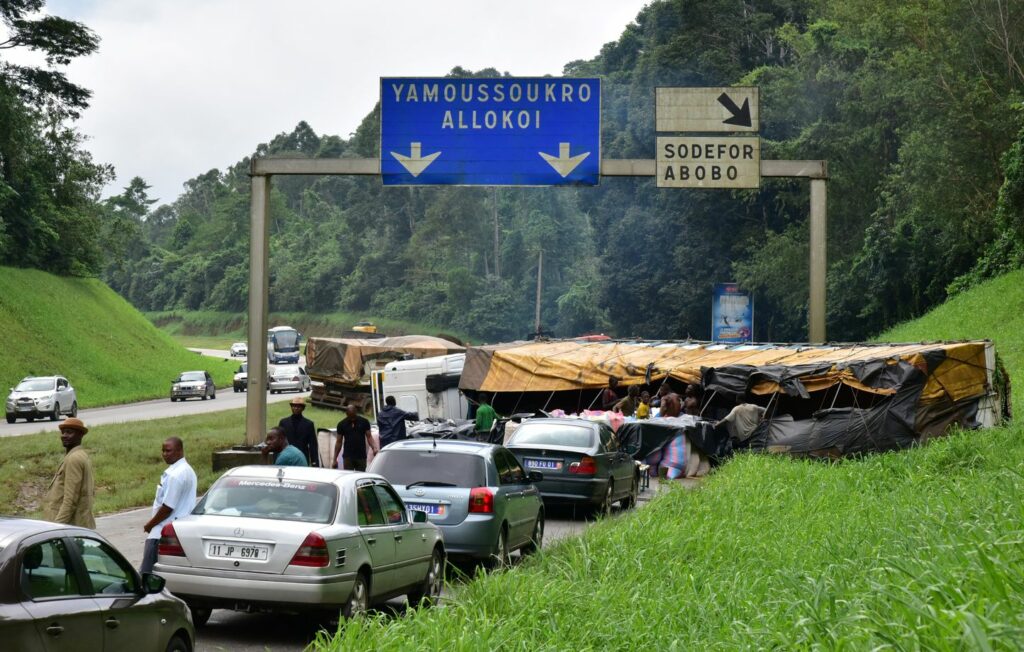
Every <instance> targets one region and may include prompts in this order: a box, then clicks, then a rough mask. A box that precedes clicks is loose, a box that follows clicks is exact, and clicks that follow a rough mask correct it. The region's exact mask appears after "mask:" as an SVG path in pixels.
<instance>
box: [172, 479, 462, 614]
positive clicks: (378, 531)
mask: <svg viewBox="0 0 1024 652" xmlns="http://www.w3.org/2000/svg"><path fill="white" fill-rule="evenodd" d="M158 551H159V559H158V561H157V564H156V567H155V568H154V569H153V572H154V573H156V574H157V575H159V576H160V577H163V578H164V579H165V580H167V588H168V589H169V590H170V591H171V592H172V593H174V595H176V596H178V597H179V598H181V599H183V600H184V601H185V602H186V603H188V605H189V606H190V607H191V608H192V617H193V619H194V620H195V623H196V625H202V624H204V623H205V622H206V620H207V619H208V618H209V617H210V611H211V610H212V609H237V610H240V611H280V612H289V613H301V612H310V611H313V612H315V611H323V610H326V609H331V610H335V609H336V610H338V611H340V612H341V614H340V615H344V616H345V617H351V616H354V615H356V614H359V613H362V612H364V611H366V609H367V608H368V607H369V606H370V605H372V604H374V603H375V602H380V601H383V600H388V599H390V598H392V597H395V596H398V595H403V594H405V595H407V596H408V597H409V602H410V603H411V604H417V603H419V604H424V605H429V604H431V603H433V602H435V601H436V600H437V599H438V596H439V595H440V593H441V585H442V582H443V581H444V563H445V548H444V540H443V539H442V537H441V531H440V530H439V529H438V527H437V526H436V525H434V524H433V523H430V522H428V521H427V515H426V514H425V513H423V512H419V511H416V512H411V511H408V510H407V509H406V506H405V504H404V503H403V502H402V499H401V498H399V497H398V494H397V493H395V490H394V489H392V488H391V485H390V484H388V481H387V480H385V479H384V478H383V477H381V476H379V475H377V474H375V473H365V472H358V471H337V470H333V469H316V468H307V467H298V466H262V465H261V466H241V467H237V468H234V469H231V470H229V471H228V472H227V473H225V474H224V475H223V476H221V478H220V479H219V480H217V482H215V483H214V484H213V486H212V487H210V490H209V491H208V492H207V493H206V495H205V496H204V497H203V499H202V500H201V501H200V502H199V503H198V504H197V505H196V508H195V509H194V510H193V511H192V513H191V514H190V515H188V516H184V517H182V518H179V519H177V520H176V521H174V522H173V523H170V524H168V525H165V526H164V527H163V530H162V531H161V533H160V545H159V548H158ZM336 613H337V612H336Z"/></svg>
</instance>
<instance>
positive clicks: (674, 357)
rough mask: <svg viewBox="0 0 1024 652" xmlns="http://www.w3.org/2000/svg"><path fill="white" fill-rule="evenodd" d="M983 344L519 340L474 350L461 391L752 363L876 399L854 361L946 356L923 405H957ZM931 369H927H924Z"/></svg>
mask: <svg viewBox="0 0 1024 652" xmlns="http://www.w3.org/2000/svg"><path fill="white" fill-rule="evenodd" d="M987 345H988V343H987V342H985V341H971V342H938V343H914V344H843V345H822V346H812V345H776V344H750V345H723V344H712V343H707V342H634V341H630V342H622V341H609V342H586V341H580V340H558V341H548V342H514V343H510V344H499V345H495V346H483V347H470V348H469V349H468V350H467V351H466V365H465V368H464V369H463V372H462V382H461V383H460V387H461V388H462V389H467V390H478V391H485V392H531V391H548V392H553V391H566V390H580V389H599V388H601V387H604V386H606V385H607V384H608V377H609V376H616V377H618V378H619V381H620V384H622V385H635V384H642V383H644V382H645V377H648V378H649V379H650V380H651V381H656V380H661V379H663V378H666V377H671V378H675V379H677V380H679V381H682V382H684V383H699V382H700V380H701V368H703V367H716V368H719V367H726V366H730V365H748V366H751V367H764V366H783V367H793V368H796V367H811V368H815V371H814V372H813V373H810V372H809V373H807V374H805V375H801V376H800V381H801V382H802V383H803V385H804V386H805V387H806V389H807V390H808V391H819V390H823V389H827V388H829V387H832V386H834V385H836V384H844V385H848V386H850V387H853V388H855V389H859V390H862V391H868V392H872V393H876V394H883V395H888V394H892V393H893V391H894V390H893V388H891V387H876V386H871V385H869V384H866V383H864V382H862V381H861V380H859V379H858V378H857V377H856V376H855V375H854V373H853V372H852V371H851V369H850V365H852V364H854V363H863V362H869V361H886V360H888V361H892V362H893V363H895V362H896V361H898V360H906V361H908V362H910V363H912V364H917V363H918V362H920V360H922V358H921V354H923V353H925V352H935V351H939V350H941V351H943V352H944V353H945V359H944V360H943V361H942V362H941V363H940V364H939V366H938V368H936V369H935V370H933V373H932V374H931V375H930V376H929V377H928V380H927V383H926V386H925V390H924V391H925V394H924V396H922V400H923V401H927V400H931V399H935V398H938V397H939V396H943V397H947V396H948V397H950V398H953V400H959V399H961V398H964V397H969V396H980V395H983V394H984V393H985V392H986V391H987V386H988V376H987V370H986V362H985V360H986V358H985V347H986V346H987ZM925 371H926V370H925ZM751 391H753V392H754V393H755V394H770V393H773V392H777V391H780V388H779V386H778V385H777V384H776V383H774V382H771V381H767V380H765V381H761V382H759V383H757V384H755V385H754V387H752V389H751Z"/></svg>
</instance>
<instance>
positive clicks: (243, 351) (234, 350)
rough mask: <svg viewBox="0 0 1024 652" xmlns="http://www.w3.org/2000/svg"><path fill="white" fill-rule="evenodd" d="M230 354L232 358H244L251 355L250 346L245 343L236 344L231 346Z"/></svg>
mask: <svg viewBox="0 0 1024 652" xmlns="http://www.w3.org/2000/svg"><path fill="white" fill-rule="evenodd" d="M229 353H230V354H231V357H232V358H233V357H235V356H240V357H243V358H244V357H246V356H248V355H249V345H248V344H246V343H245V342H235V343H234V344H232V345H231V350H230V351H229Z"/></svg>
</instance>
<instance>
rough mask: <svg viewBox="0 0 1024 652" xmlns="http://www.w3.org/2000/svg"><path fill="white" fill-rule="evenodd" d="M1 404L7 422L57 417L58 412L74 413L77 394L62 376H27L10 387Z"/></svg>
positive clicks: (76, 404) (54, 418) (76, 407)
mask: <svg viewBox="0 0 1024 652" xmlns="http://www.w3.org/2000/svg"><path fill="white" fill-rule="evenodd" d="M4 407H5V412H6V413H7V423H14V422H15V421H17V420H18V419H25V420H27V421H35V420H36V419H42V418H45V417H49V418H50V420H51V421H57V420H58V419H60V417H61V415H62V414H67V415H68V416H72V417H74V416H77V415H78V395H77V394H76V393H75V388H74V387H72V386H71V383H69V382H68V379H67V378H65V377H64V376H29V377H28V378H23V379H22V381H21V382H20V383H18V386H17V387H14V388H13V389H11V393H10V394H8V395H7V403H6V405H5V406H4Z"/></svg>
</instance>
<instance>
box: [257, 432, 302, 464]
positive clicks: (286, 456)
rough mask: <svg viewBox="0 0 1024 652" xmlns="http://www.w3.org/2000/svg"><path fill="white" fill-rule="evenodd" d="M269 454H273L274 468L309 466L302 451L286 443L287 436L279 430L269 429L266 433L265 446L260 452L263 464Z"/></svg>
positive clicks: (268, 457)
mask: <svg viewBox="0 0 1024 652" xmlns="http://www.w3.org/2000/svg"><path fill="white" fill-rule="evenodd" d="M271 453H273V454H274V466H309V463H308V462H307V461H306V457H305V456H304V455H303V454H302V451H301V450H299V449H298V448H297V447H295V446H292V445H291V444H289V443H288V435H286V434H285V433H284V431H283V430H281V429H280V428H271V429H270V430H269V431H268V432H267V442H266V445H265V446H264V447H263V449H262V450H260V455H261V456H262V457H263V463H264V464H266V463H267V461H268V460H269V459H270V454H271Z"/></svg>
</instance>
